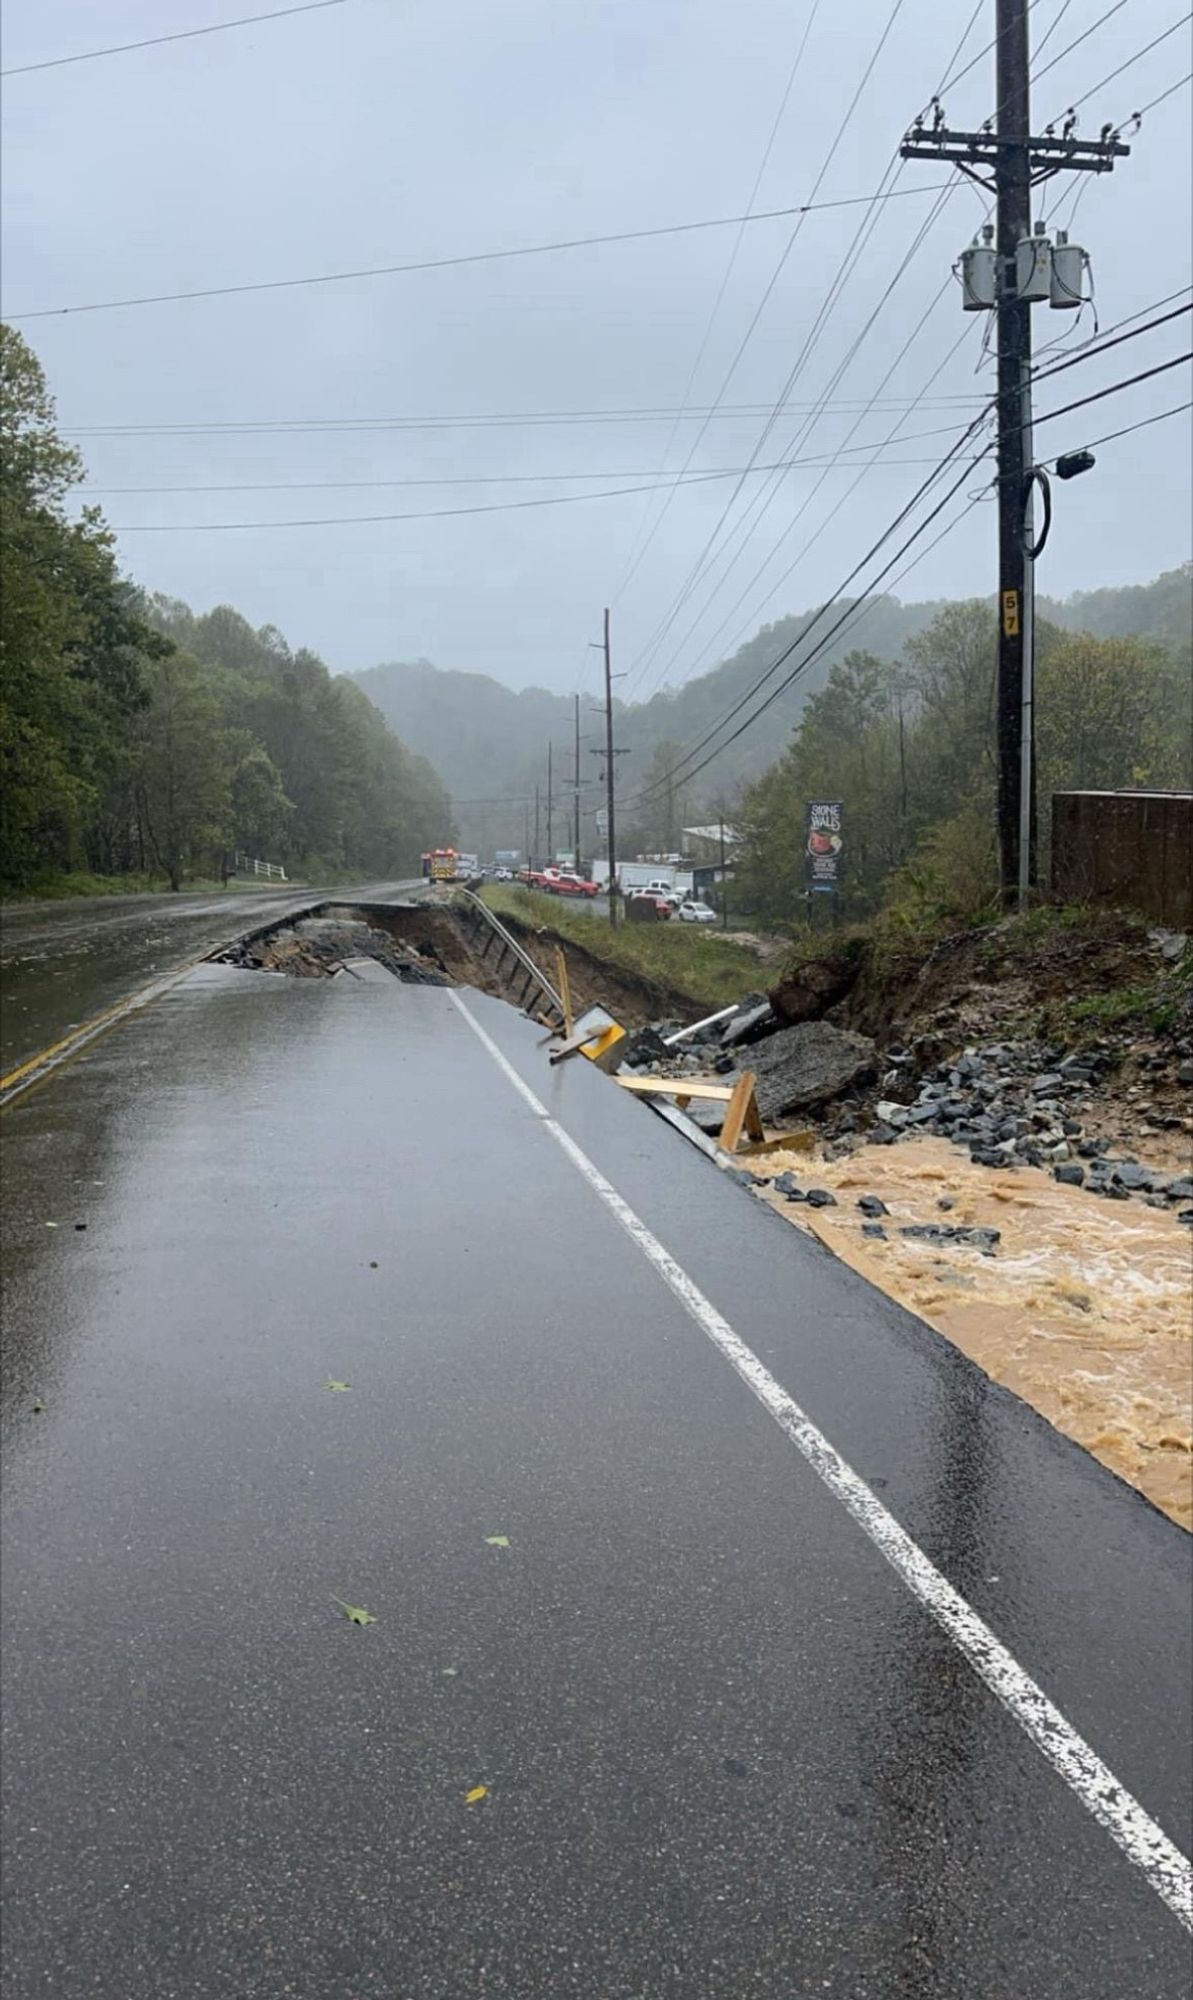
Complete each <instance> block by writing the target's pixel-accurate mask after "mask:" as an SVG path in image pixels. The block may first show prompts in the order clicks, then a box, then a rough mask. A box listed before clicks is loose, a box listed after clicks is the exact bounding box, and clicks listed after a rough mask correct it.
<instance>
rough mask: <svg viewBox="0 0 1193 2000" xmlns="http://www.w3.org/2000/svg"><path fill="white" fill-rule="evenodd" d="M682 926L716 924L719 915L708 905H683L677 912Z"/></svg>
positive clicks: (695, 903)
mask: <svg viewBox="0 0 1193 2000" xmlns="http://www.w3.org/2000/svg"><path fill="white" fill-rule="evenodd" d="M676 915H677V916H678V918H679V921H680V923H681V924H715V923H716V921H717V913H716V911H715V910H714V909H711V908H710V907H709V905H708V904H707V903H697V902H691V901H689V902H686V903H681V904H680V906H679V909H678V910H677V912H676Z"/></svg>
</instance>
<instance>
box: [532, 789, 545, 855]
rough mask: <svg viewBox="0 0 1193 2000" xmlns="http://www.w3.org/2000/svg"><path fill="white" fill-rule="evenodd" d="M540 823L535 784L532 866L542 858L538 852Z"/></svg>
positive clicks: (537, 794)
mask: <svg viewBox="0 0 1193 2000" xmlns="http://www.w3.org/2000/svg"><path fill="white" fill-rule="evenodd" d="M542 825H543V823H542V817H541V811H540V807H539V788H538V786H537V785H536V786H535V788H534V853H533V855H532V856H531V861H530V865H531V867H532V868H537V867H538V865H539V863H540V861H541V860H542V854H541V852H540V849H541V846H542Z"/></svg>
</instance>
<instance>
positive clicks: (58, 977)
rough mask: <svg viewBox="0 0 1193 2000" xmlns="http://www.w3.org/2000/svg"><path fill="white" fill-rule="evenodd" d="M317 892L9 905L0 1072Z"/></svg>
mask: <svg viewBox="0 0 1193 2000" xmlns="http://www.w3.org/2000/svg"><path fill="white" fill-rule="evenodd" d="M386 886H388V888H389V889H390V890H391V891H392V890H393V889H394V888H395V887H396V886H398V885H395V884H389V885H382V884H374V885H372V887H371V888H370V889H369V890H364V891H355V892H352V893H357V894H366V895H367V894H370V893H372V894H376V893H380V892H381V891H382V890H383V889H384V888H385V887H386ZM406 886H413V885H406ZM320 893H321V892H320V891H319V890H317V889H296V888H294V887H292V886H287V887H286V888H285V889H284V890H268V891H261V892H258V891H256V890H228V891H226V892H225V893H223V894H220V893H218V892H217V893H211V894H205V895H194V896H188V895H182V896H103V897H96V896H92V897H87V896H83V897H78V898H75V899H72V900H69V901H64V902H42V903H11V904H8V905H6V906H5V907H4V909H3V910H2V911H0V982H2V985H3V1001H4V1004H3V1008H2V1009H0V1073H5V1072H7V1071H9V1070H11V1069H15V1068H16V1067H17V1066H18V1065H19V1064H20V1063H22V1062H25V1061H27V1060H28V1058H29V1057H30V1056H32V1055H35V1054H37V1053H38V1051H39V1050H41V1049H44V1048H48V1047H49V1046H50V1045H51V1044H52V1043H54V1042H57V1041H59V1040H61V1039H62V1037H63V1036H65V1035H69V1034H71V1033H72V1032H73V1030H74V1029H76V1028H78V1027H80V1026H81V1025H82V1023H83V1022H85V1021H89V1020H91V1019H92V1018H93V1017H94V1016H95V1015H96V1014H102V1013H103V1012H104V1011H105V1009H107V1008H108V1007H111V1006H113V1005H114V1004H115V1003H116V1002H117V1001H119V1000H123V999H126V998H127V996H128V995H129V994H130V993H134V992H136V990H137V989H138V987H141V986H145V985H147V984H148V983H149V981H150V980H153V979H157V978H160V977H161V976H162V975H163V974H164V973H168V972H173V971H176V970H177V969H178V967H180V966H183V965H186V964H188V963H189V961H190V960H191V959H194V958H198V957H200V956H201V955H202V954H203V953H204V952H206V951H210V950H211V949H212V947H213V946H214V945H217V944H221V943H222V942H223V941H224V939H225V938H230V937H234V936H236V935H237V934H238V933H239V932H240V931H244V930H249V929H251V928H252V927H253V926H254V925H256V924H260V923H263V922H264V921H265V920H266V919H267V918H268V917H270V916H273V915H275V914H279V913H280V912H281V911H283V910H288V909H294V908H296V907H301V906H303V905H304V904H307V903H311V902H317V901H318V900H319V896H320ZM336 893H337V894H340V893H349V892H346V891H337V892H336Z"/></svg>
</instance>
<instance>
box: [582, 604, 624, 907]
mask: <svg viewBox="0 0 1193 2000" xmlns="http://www.w3.org/2000/svg"><path fill="white" fill-rule="evenodd" d="M589 644H590V645H592V646H594V647H597V646H598V645H599V650H600V651H601V652H602V653H603V654H604V657H605V707H604V716H605V747H604V749H603V750H593V751H592V752H591V755H592V756H594V757H603V758H604V760H605V818H606V820H607V821H608V833H609V923H610V925H611V927H612V928H613V929H616V927H617V887H616V884H617V820H616V815H615V812H614V790H615V786H614V772H615V770H616V768H617V765H616V760H617V758H618V757H627V756H628V755H629V751H628V749H625V750H618V749H616V748H615V747H614V743H613V683H614V681H615V680H620V679H621V678H622V676H621V675H620V674H615V673H614V672H613V658H612V654H611V652H610V649H609V612H608V608H606V611H605V636H604V639H603V640H601V641H599V642H598V641H597V640H596V639H592V640H590V641H589ZM597 713H598V714H600V713H601V711H600V710H599V709H598V710H597ZM577 741H578V739H577ZM576 761H577V763H579V758H577V760H576Z"/></svg>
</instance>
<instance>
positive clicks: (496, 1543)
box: [485, 1535, 510, 1549]
mask: <svg viewBox="0 0 1193 2000" xmlns="http://www.w3.org/2000/svg"><path fill="white" fill-rule="evenodd" d="M485 1540H486V1541H487V1542H488V1544H489V1547H490V1548H491V1549H508V1547H509V1545H510V1538H509V1536H508V1535H486V1536H485Z"/></svg>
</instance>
